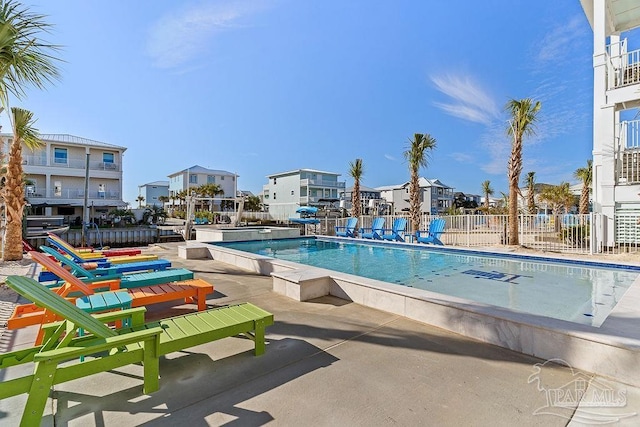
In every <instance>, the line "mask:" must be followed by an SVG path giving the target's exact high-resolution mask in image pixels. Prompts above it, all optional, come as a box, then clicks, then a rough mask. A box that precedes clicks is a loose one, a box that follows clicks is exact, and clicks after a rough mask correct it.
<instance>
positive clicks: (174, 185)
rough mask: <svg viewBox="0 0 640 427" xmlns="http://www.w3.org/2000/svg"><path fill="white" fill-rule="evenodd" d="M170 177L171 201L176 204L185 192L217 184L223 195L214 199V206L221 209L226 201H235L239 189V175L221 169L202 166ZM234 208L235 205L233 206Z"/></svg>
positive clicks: (184, 170) (192, 167) (175, 173)
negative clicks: (222, 203)
mask: <svg viewBox="0 0 640 427" xmlns="http://www.w3.org/2000/svg"><path fill="white" fill-rule="evenodd" d="M168 177H169V199H171V202H172V203H174V204H175V201H176V198H177V197H178V196H179V195H180V194H181V193H183V192H184V191H186V190H188V189H191V188H195V187H199V186H201V185H204V184H216V185H217V186H218V187H220V190H222V194H220V195H218V196H215V197H214V198H213V205H214V206H215V207H217V209H220V206H221V202H222V201H223V200H225V199H227V200H235V197H236V191H237V188H238V183H237V180H238V175H237V174H235V173H233V172H227V171H224V170H219V169H207V168H204V167H202V166H198V165H195V166H191V167H190V168H187V169H183V170H181V171H178V172H174V173H172V174H170V175H168ZM232 206H233V204H232Z"/></svg>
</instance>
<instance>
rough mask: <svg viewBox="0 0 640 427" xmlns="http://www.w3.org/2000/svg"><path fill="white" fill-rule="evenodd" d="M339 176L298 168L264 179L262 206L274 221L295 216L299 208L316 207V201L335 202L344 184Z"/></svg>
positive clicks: (317, 202) (317, 203)
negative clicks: (266, 182)
mask: <svg viewBox="0 0 640 427" xmlns="http://www.w3.org/2000/svg"><path fill="white" fill-rule="evenodd" d="M339 176H340V175H339V174H334V173H329V172H321V171H315V170H310V169H300V170H296V171H291V172H283V173H281V174H274V175H270V176H269V177H268V179H269V182H268V184H266V185H265V186H264V187H263V197H264V203H265V205H266V206H268V210H269V213H271V215H272V216H273V217H275V218H283V219H284V218H288V217H292V216H297V214H296V213H295V211H296V209H298V207H300V206H318V205H319V201H320V199H329V198H330V199H338V197H339V194H340V192H343V191H344V188H345V183H344V182H340V181H338V177H339Z"/></svg>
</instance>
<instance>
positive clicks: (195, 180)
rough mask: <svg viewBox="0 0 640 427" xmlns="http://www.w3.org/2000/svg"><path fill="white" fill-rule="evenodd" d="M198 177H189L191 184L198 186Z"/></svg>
mask: <svg viewBox="0 0 640 427" xmlns="http://www.w3.org/2000/svg"><path fill="white" fill-rule="evenodd" d="M197 183H198V175H189V184H197Z"/></svg>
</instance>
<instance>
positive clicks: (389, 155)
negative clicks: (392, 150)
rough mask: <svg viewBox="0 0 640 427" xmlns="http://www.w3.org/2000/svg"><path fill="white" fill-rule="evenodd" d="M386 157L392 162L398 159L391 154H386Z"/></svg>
mask: <svg viewBox="0 0 640 427" xmlns="http://www.w3.org/2000/svg"><path fill="white" fill-rule="evenodd" d="M384 158H385V159H387V160H391V161H392V162H395V161H396V160H398V159H396V158H395V157H393V156H392V155H391V154H385V155H384Z"/></svg>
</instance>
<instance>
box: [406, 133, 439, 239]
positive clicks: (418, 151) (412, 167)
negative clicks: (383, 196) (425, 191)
mask: <svg viewBox="0 0 640 427" xmlns="http://www.w3.org/2000/svg"><path fill="white" fill-rule="evenodd" d="M435 148H436V139H435V138H434V137H432V136H431V135H429V134H428V133H425V134H422V133H416V134H414V135H413V140H409V147H408V148H407V150H406V151H405V152H404V158H405V159H406V160H407V163H409V173H410V174H411V182H410V184H409V203H410V207H409V217H410V218H411V232H412V234H415V232H416V231H417V230H419V229H420V214H421V212H420V176H419V172H420V168H421V167H425V168H426V167H427V157H428V155H429V152H431V151H432V150H433V149H435Z"/></svg>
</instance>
